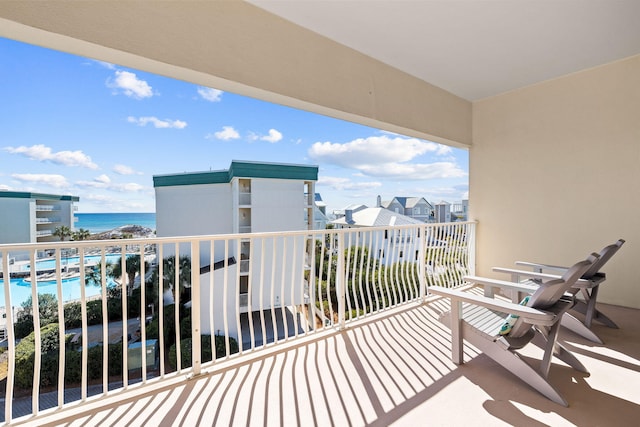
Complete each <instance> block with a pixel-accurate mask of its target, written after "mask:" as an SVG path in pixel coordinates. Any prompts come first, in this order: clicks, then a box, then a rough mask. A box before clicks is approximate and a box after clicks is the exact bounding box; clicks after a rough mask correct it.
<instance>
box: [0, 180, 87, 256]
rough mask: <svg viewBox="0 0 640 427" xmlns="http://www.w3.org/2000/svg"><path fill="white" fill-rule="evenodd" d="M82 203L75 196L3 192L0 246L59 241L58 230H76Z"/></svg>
mask: <svg viewBox="0 0 640 427" xmlns="http://www.w3.org/2000/svg"><path fill="white" fill-rule="evenodd" d="M79 200H80V198H79V197H75V196H64V195H56V194H42V193H30V192H21V191H0V244H2V243H37V242H51V241H56V240H58V238H57V237H54V236H53V232H54V231H55V229H56V228H57V227H60V226H66V227H69V228H70V229H71V230H72V231H73V228H74V224H75V216H74V213H75V211H76V210H77V206H76V205H75V203H76V202H78V201H79Z"/></svg>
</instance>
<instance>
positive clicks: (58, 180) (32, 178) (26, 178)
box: [11, 173, 69, 188]
mask: <svg viewBox="0 0 640 427" xmlns="http://www.w3.org/2000/svg"><path fill="white" fill-rule="evenodd" d="M11 178H13V179H15V180H16V181H21V182H29V183H35V184H44V185H49V186H51V187H55V188H65V187H68V186H69V183H68V182H67V179H66V178H65V177H64V176H62V175H57V174H44V173H14V174H12V175H11Z"/></svg>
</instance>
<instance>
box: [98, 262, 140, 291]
mask: <svg viewBox="0 0 640 427" xmlns="http://www.w3.org/2000/svg"><path fill="white" fill-rule="evenodd" d="M141 267H142V262H141V260H140V255H129V256H127V258H126V260H125V272H126V274H127V278H128V289H129V293H130V292H131V290H132V289H133V284H134V282H135V279H136V275H137V274H139V273H140V271H141ZM144 267H145V269H147V268H149V264H148V263H147V262H146V261H145V263H144ZM107 274H108V275H109V277H112V278H114V279H118V278H120V277H122V258H120V259H119V260H118V261H117V262H115V263H113V264H112V265H110V267H109V269H108V271H107Z"/></svg>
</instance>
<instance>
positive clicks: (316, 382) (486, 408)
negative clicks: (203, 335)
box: [26, 298, 640, 426]
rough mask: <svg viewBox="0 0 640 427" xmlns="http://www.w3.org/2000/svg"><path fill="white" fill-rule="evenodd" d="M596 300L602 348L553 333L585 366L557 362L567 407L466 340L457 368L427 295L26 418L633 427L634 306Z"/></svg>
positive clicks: (638, 348)
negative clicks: (190, 373) (340, 327)
mask: <svg viewBox="0 0 640 427" xmlns="http://www.w3.org/2000/svg"><path fill="white" fill-rule="evenodd" d="M599 307H600V309H601V310H602V311H603V312H605V313H606V314H607V315H609V316H610V317H611V318H612V319H614V320H615V321H616V322H617V323H618V325H619V326H620V329H609V328H606V327H604V326H599V325H596V326H595V327H594V330H595V331H596V333H598V334H599V335H600V336H601V337H602V338H603V340H604V341H605V345H597V344H593V343H590V342H589V341H586V340H585V339H582V338H581V337H578V336H576V335H574V334H573V333H571V332H568V331H565V330H563V332H562V333H561V342H563V343H564V344H566V345H567V347H568V348H569V349H571V350H572V351H574V353H575V354H576V356H577V357H578V358H579V359H580V360H581V361H582V362H583V363H584V365H585V366H586V367H587V368H588V369H589V371H590V374H583V373H580V372H578V371H575V370H573V369H571V368H570V367H568V366H567V365H564V364H563V363H562V362H560V361H558V360H557V359H554V363H553V366H552V368H551V373H550V378H551V382H552V383H553V384H554V385H555V386H556V387H557V389H558V390H560V392H561V393H562V394H563V396H564V397H565V399H566V400H567V401H568V402H569V407H568V408H565V407H562V406H559V405H557V404H555V403H553V402H551V401H549V400H547V399H546V398H544V397H543V396H541V395H540V394H538V393H537V392H536V391H534V390H533V389H531V388H529V387H528V386H527V385H526V384H524V383H523V382H521V381H520V380H519V379H518V378H516V377H514V376H513V375H512V374H510V373H509V372H507V371H506V370H504V369H503V368H501V367H500V366H498V365H497V364H496V363H494V362H493V361H492V360H491V359H489V358H488V357H486V356H484V355H482V354H479V353H478V352H477V351H476V350H475V349H474V348H471V347H469V346H466V345H465V361H466V363H465V364H464V365H461V366H456V365H454V364H453V363H452V362H451V360H450V333H449V329H448V328H447V327H445V326H443V325H442V324H441V323H440V322H439V321H438V316H439V314H440V313H441V311H442V310H446V309H447V302H446V300H443V299H439V298H431V299H429V300H428V302H427V303H425V304H423V305H417V304H410V305H406V306H403V307H400V308H397V309H393V310H388V311H386V312H384V313H382V314H378V315H376V316H371V317H368V318H367V319H365V320H362V321H359V322H356V323H352V324H351V325H349V327H348V328H347V329H346V330H344V331H342V332H331V331H329V332H323V333H318V334H314V335H312V336H310V337H307V338H304V339H302V340H297V341H295V342H289V343H285V344H284V345H282V346H280V347H273V348H271V349H270V350H265V351H261V352H258V353H257V354H255V353H254V354H252V355H250V356H243V357H240V358H238V359H235V360H231V361H227V362H224V363H221V364H217V365H216V366H215V367H214V368H210V369H209V370H208V372H207V373H205V374H203V375H201V376H198V377H197V378H194V379H190V380H184V379H180V381H177V380H167V382H165V383H154V384H153V385H148V386H146V387H140V388H135V389H131V390H129V391H127V392H125V393H121V394H119V395H117V396H107V397H105V398H101V399H98V400H94V401H89V402H87V403H85V404H83V405H80V406H76V407H74V408H70V409H69V410H66V411H64V412H62V413H59V414H55V415H52V416H50V417H45V418H40V419H38V420H32V421H27V423H26V424H32V425H39V426H43V425H56V426H57V425H68V426H89V425H135V426H163V425H167V426H168V425H172V426H173V425H176V426H178V425H179V426H199V425H206V426H214V425H215V426H223V425H225V426H226V425H243V426H245V425H246V426H249V425H251V426H262V425H303V424H304V425H336V426H347V425H351V426H362V425H379V426H386V425H398V426H417V425H447V426H456V425H492V426H495V425H527V426H530V425H553V426H561V425H592V426H596V425H603V426H604V425H636V424H637V420H638V417H639V416H640V392H639V388H638V387H639V384H640V328H639V326H640V322H639V321H640V311H639V310H633V309H627V308H621V307H615V306H607V305H600V306H599ZM529 347H532V346H529ZM530 351H532V352H536V351H538V349H537V348H535V347H534V348H533V349H531V350H530ZM531 354H533V353H529V355H531Z"/></svg>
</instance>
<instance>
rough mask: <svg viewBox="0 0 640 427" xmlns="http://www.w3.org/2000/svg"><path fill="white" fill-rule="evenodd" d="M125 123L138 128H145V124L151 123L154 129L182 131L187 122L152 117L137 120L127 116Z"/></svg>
mask: <svg viewBox="0 0 640 427" xmlns="http://www.w3.org/2000/svg"><path fill="white" fill-rule="evenodd" d="M127 121H128V122H129V123H135V124H137V125H138V126H146V125H147V124H149V123H151V124H153V126H154V127H155V128H156V129H184V128H186V127H187V122H184V121H182V120H171V119H166V120H160V119H159V118H157V117H153V116H150V117H138V118H136V117H133V116H129V117H127Z"/></svg>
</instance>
